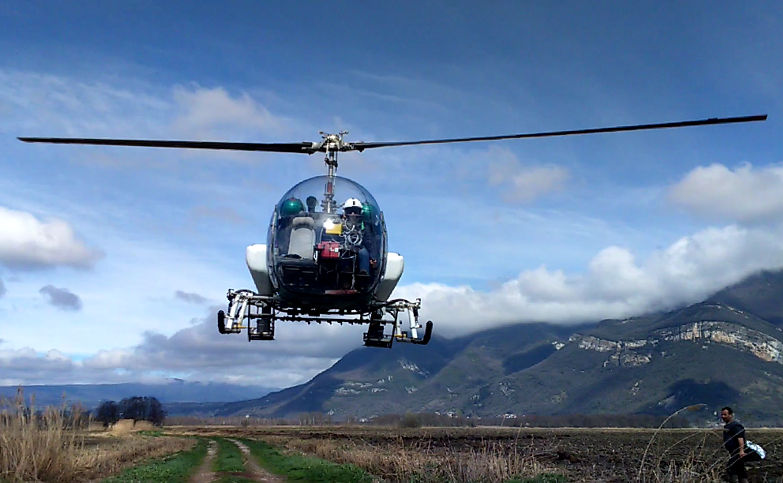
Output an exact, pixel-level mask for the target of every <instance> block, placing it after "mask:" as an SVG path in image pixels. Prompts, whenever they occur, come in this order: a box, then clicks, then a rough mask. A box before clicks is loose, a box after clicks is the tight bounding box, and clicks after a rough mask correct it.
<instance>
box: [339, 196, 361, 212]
mask: <svg viewBox="0 0 783 483" xmlns="http://www.w3.org/2000/svg"><path fill="white" fill-rule="evenodd" d="M348 208H359V209H360V210H361V209H362V202H361V201H359V200H357V199H356V198H348V199H347V200H346V201H345V203H344V204H343V210H347V209H348Z"/></svg>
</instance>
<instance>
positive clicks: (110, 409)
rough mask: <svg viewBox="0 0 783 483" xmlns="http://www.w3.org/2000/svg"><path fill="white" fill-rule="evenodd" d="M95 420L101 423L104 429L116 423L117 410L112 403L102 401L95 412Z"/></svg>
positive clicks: (117, 418) (115, 405) (118, 417)
mask: <svg viewBox="0 0 783 483" xmlns="http://www.w3.org/2000/svg"><path fill="white" fill-rule="evenodd" d="M95 419H96V420H98V421H100V422H102V423H103V427H104V428H108V427H109V426H110V425H112V424H114V423H116V422H117V421H118V420H119V419H120V412H119V408H118V407H117V403H116V402H114V401H103V402H102V403H101V405H100V406H98V409H96V410H95Z"/></svg>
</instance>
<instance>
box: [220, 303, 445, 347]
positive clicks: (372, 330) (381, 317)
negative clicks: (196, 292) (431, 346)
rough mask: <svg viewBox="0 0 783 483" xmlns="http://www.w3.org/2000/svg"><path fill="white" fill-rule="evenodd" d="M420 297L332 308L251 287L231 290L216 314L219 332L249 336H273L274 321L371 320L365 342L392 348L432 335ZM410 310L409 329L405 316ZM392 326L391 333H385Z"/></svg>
mask: <svg viewBox="0 0 783 483" xmlns="http://www.w3.org/2000/svg"><path fill="white" fill-rule="evenodd" d="M420 308H421V299H416V301H415V302H411V301H409V300H405V299H395V300H390V301H388V302H378V303H376V304H373V305H372V306H371V307H370V308H369V309H368V310H364V311H360V310H349V309H330V310H326V311H319V310H314V309H309V308H308V309H302V308H296V307H282V306H281V305H280V303H279V300H277V299H276V298H275V297H272V296H267V295H258V294H256V293H254V292H252V291H250V290H236V291H234V290H229V291H228V310H227V311H226V312H224V311H222V310H220V311H218V314H217V324H218V332H220V333H221V334H239V333H241V332H242V331H243V330H246V331H247V340H249V341H252V340H274V338H275V322H276V321H285V322H307V323H308V324H310V323H313V322H316V323H319V324H320V323H324V322H326V323H329V324H333V323H338V324H369V327H368V329H367V332H365V333H364V337H363V340H364V345H365V346H368V347H386V348H391V346H392V344H393V343H394V341H397V342H406V343H411V344H420V345H424V344H427V343H428V342H429V341H430V338H431V337H432V321H428V322H427V324H426V326H425V327H424V334H423V335H422V336H421V337H420V335H419V329H422V325H421V324H420V323H419V309H420ZM404 313H406V314H407V321H408V324H407V330H404V327H403V325H404V320H403V319H404V318H405V317H401V316H402V314H404ZM386 326H390V327H389V328H390V329H391V332H390V333H388V334H387V333H386V328H387V327H386Z"/></svg>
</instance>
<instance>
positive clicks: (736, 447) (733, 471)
mask: <svg viewBox="0 0 783 483" xmlns="http://www.w3.org/2000/svg"><path fill="white" fill-rule="evenodd" d="M720 418H721V419H722V420H723V422H724V423H725V425H724V426H723V447H724V448H726V451H728V452H729V462H728V463H727V465H726V473H727V474H728V476H729V480H730V481H734V476H736V477H737V479H738V480H739V483H748V470H746V469H745V441H746V438H745V427H744V426H742V425H741V424H740V423H739V422H737V421H735V420H734V410H732V409H731V408H730V407H729V406H726V407H724V408H723V409H721V410H720Z"/></svg>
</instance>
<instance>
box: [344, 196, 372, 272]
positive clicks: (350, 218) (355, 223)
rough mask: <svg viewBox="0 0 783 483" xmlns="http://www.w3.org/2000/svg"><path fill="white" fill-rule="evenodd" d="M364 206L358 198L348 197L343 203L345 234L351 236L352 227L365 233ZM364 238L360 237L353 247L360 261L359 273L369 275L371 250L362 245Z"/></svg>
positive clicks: (360, 232)
mask: <svg viewBox="0 0 783 483" xmlns="http://www.w3.org/2000/svg"><path fill="white" fill-rule="evenodd" d="M362 208H363V206H362V202H361V201H359V200H358V199H356V198H348V200H346V202H345V203H344V204H343V218H344V220H345V226H346V230H347V232H346V233H343V235H344V236H350V235H349V233H350V231H351V230H352V229H355V230H358V232H359V234H360V235H362V234H363V233H362V232H363V231H364V222H363V221H362ZM363 238H364V237H361V238H360V241H359V243H358V244H356V245H354V246H353V249H354V250H355V251H356V254H357V258H358V262H359V274H360V275H369V273H370V252H368V251H367V248H365V247H364V246H363V245H362V243H361V242H362V241H363ZM346 241H348V239H346Z"/></svg>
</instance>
